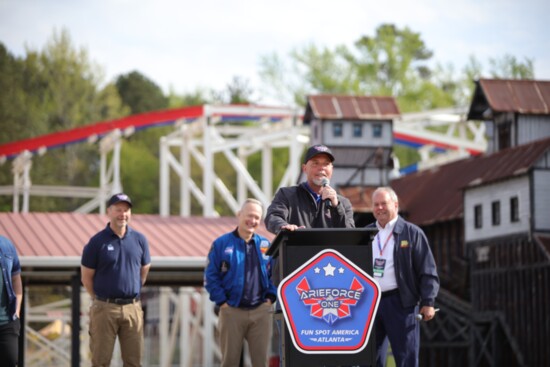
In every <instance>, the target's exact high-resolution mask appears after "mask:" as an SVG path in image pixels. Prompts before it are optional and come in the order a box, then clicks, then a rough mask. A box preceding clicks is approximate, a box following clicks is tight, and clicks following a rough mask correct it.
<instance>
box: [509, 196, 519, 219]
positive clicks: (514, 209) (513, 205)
mask: <svg viewBox="0 0 550 367" xmlns="http://www.w3.org/2000/svg"><path fill="white" fill-rule="evenodd" d="M510 222H512V223H514V222H519V200H518V197H517V196H514V197H512V198H510Z"/></svg>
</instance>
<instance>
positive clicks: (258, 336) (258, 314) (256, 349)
mask: <svg viewBox="0 0 550 367" xmlns="http://www.w3.org/2000/svg"><path fill="white" fill-rule="evenodd" d="M218 326H219V331H220V346H221V350H222V364H221V366H222V367H238V366H239V362H240V358H241V352H242V350H243V341H244V340H245V339H246V341H247V342H248V349H249V351H250V359H251V362H252V366H253V367H267V366H268V346H269V342H270V340H271V333H272V329H273V310H272V306H271V305H270V304H269V303H263V304H261V305H260V306H258V307H256V308H254V309H252V310H247V309H242V308H235V307H222V308H220V315H219V319H218Z"/></svg>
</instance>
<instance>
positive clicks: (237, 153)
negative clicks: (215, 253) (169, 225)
mask: <svg viewBox="0 0 550 367" xmlns="http://www.w3.org/2000/svg"><path fill="white" fill-rule="evenodd" d="M203 111H204V112H203V116H202V117H201V118H199V119H195V120H194V121H190V122H187V121H181V122H180V123H179V124H177V126H176V130H175V131H174V132H172V133H171V134H169V135H167V136H164V137H162V138H161V139H160V160H161V162H160V208H159V209H160V215H162V216H168V215H170V172H171V169H172V170H173V172H174V173H176V175H177V176H178V177H179V179H180V187H179V188H180V190H179V192H180V215H181V216H189V215H191V200H192V199H195V200H196V201H197V202H198V203H199V204H200V205H201V207H202V215H203V216H205V217H217V216H219V213H218V212H217V211H216V209H215V207H216V204H219V202H216V195H217V194H218V196H219V197H220V199H218V200H221V201H222V202H223V203H224V204H225V205H227V206H228V207H229V208H230V209H231V211H232V212H234V213H236V212H237V211H238V210H239V205H240V203H242V202H243V200H244V199H245V198H246V197H248V196H251V197H254V198H256V199H258V200H260V201H261V202H262V203H264V205H266V206H267V205H268V204H269V203H270V202H271V198H272V196H273V193H274V192H273V169H274V167H273V164H274V162H273V149H278V148H286V149H288V150H289V156H290V162H289V164H288V166H287V168H286V170H285V173H284V175H283V177H282V179H281V180H280V182H279V184H278V187H281V186H288V185H292V184H295V183H296V181H297V179H298V177H299V175H300V166H299V160H300V157H301V155H302V153H303V151H304V149H305V146H306V144H308V143H309V129H308V128H304V127H303V126H302V125H301V122H300V121H301V120H299V119H298V118H297V116H296V112H295V111H294V110H292V109H288V108H275V107H273V108H266V107H254V106H231V105H229V106H210V105H206V106H204V110H203ZM237 116H238V117H237ZM226 117H231V118H232V119H231V121H230V122H227V121H225V120H224V118H226ZM239 119H240V120H239ZM173 148H174V149H179V155H177V154H176V153H175V151H172V149H173ZM220 153H221V154H224V155H225V157H226V159H227V161H228V163H229V165H230V166H231V167H232V168H233V170H234V172H235V175H236V180H235V181H236V188H235V190H230V189H229V187H228V186H229V185H228V184H227V183H226V182H223V180H222V179H221V178H220V175H219V174H218V173H217V170H218V169H219V168H218V167H215V164H214V162H215V158H216V154H220ZM257 153H258V154H260V155H261V162H262V164H261V177H259V178H258V179H256V178H254V177H252V176H251V174H250V173H249V171H248V159H249V157H250V156H251V155H253V154H257ZM192 162H195V163H196V164H197V165H198V166H199V167H200V169H201V174H202V186H201V185H200V184H198V183H196V182H195V181H194V180H193V177H192V172H191V164H192ZM258 180H261V183H258Z"/></svg>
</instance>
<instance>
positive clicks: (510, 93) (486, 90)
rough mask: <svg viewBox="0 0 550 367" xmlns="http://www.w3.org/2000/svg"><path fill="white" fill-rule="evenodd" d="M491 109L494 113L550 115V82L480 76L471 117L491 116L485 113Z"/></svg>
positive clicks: (471, 108) (470, 118)
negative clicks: (482, 77) (481, 77)
mask: <svg viewBox="0 0 550 367" xmlns="http://www.w3.org/2000/svg"><path fill="white" fill-rule="evenodd" d="M489 108H490V109H491V110H492V112H493V113H499V112H515V113H521V114H525V115H541V114H545V115H547V114H550V81H540V80H510V79H480V80H478V81H477V82H476V88H475V91H474V97H473V100H472V103H471V105H470V111H469V113H468V119H469V120H486V119H488V118H487V117H486V116H484V115H483V113H484V112H485V111H487V110H488V109H489Z"/></svg>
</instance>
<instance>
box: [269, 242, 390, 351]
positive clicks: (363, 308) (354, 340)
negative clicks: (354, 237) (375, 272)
mask: <svg viewBox="0 0 550 367" xmlns="http://www.w3.org/2000/svg"><path fill="white" fill-rule="evenodd" d="M278 293H279V300H280V301H281V305H282V310H283V314H284V316H285V321H286V324H287V327H288V328H289V334H290V336H291V338H292V341H293V343H294V346H295V347H296V349H298V350H300V351H301V352H303V353H357V352H360V351H361V350H363V349H364V348H365V347H366V345H367V343H368V338H369V335H370V332H371V329H372V325H373V321H374V315H375V314H376V310H377V308H378V302H379V298H380V289H379V287H378V284H377V283H376V282H375V281H374V279H372V278H371V277H370V276H369V275H368V274H367V273H366V272H364V271H363V270H362V269H361V268H359V267H358V266H357V265H355V264H354V263H352V262H351V261H350V260H348V259H347V258H345V257H344V256H343V255H342V254H340V253H339V252H337V251H335V250H332V249H329V250H324V251H321V252H319V253H318V254H317V255H315V256H314V257H313V258H311V259H310V260H308V261H307V262H306V263H305V264H304V265H302V266H301V267H300V268H299V269H297V270H296V271H294V272H293V273H292V274H291V275H289V276H288V277H286V278H285V279H284V280H283V281H282V282H281V284H280V285H279V289H278Z"/></svg>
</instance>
